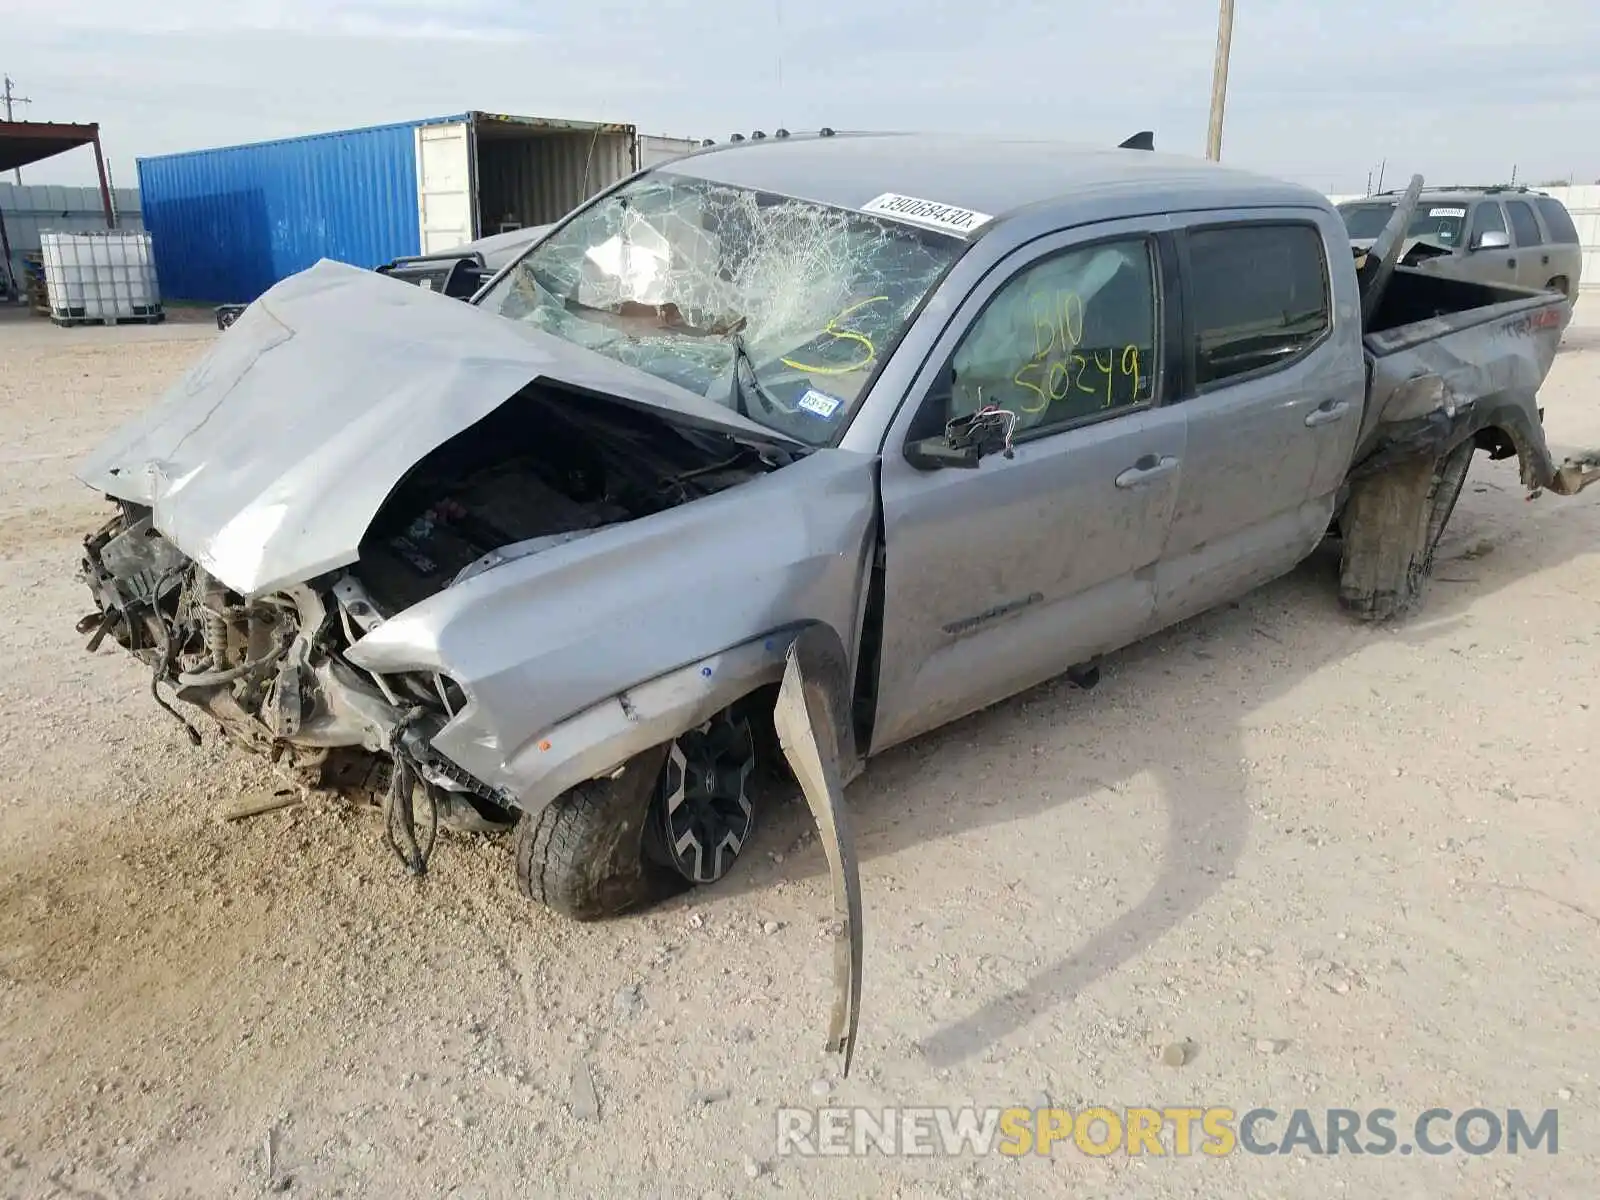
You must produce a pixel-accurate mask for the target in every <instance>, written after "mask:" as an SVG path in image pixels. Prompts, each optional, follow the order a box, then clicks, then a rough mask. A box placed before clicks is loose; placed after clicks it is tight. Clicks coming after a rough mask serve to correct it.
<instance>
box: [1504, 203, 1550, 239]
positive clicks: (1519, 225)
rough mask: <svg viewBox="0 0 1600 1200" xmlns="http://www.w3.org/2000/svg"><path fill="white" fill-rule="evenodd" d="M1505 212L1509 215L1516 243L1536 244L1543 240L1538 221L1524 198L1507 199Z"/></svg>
mask: <svg viewBox="0 0 1600 1200" xmlns="http://www.w3.org/2000/svg"><path fill="white" fill-rule="evenodd" d="M1506 212H1507V213H1509V214H1510V215H1511V228H1512V229H1513V230H1514V231H1515V232H1516V239H1517V245H1519V246H1537V245H1539V244H1540V243H1542V242H1543V241H1544V234H1542V233H1540V232H1539V221H1538V218H1536V217H1535V216H1534V215H1533V209H1532V207H1530V206H1529V204H1528V202H1527V201H1526V200H1507V201H1506Z"/></svg>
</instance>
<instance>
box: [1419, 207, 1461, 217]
mask: <svg viewBox="0 0 1600 1200" xmlns="http://www.w3.org/2000/svg"><path fill="white" fill-rule="evenodd" d="M1428 215H1429V216H1430V217H1464V216H1466V215H1467V210H1466V209H1464V208H1430V209H1429V210H1428Z"/></svg>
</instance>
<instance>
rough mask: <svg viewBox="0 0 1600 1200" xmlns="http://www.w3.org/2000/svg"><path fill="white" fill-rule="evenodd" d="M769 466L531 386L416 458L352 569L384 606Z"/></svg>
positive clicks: (735, 450) (694, 436)
mask: <svg viewBox="0 0 1600 1200" xmlns="http://www.w3.org/2000/svg"><path fill="white" fill-rule="evenodd" d="M776 465H778V463H777V461H775V460H773V459H771V458H767V457H763V456H762V455H761V454H759V453H758V452H757V451H755V450H754V449H751V448H749V447H745V446H743V445H741V444H740V443H738V442H736V441H734V440H732V439H731V438H728V437H725V436H723V435H720V434H702V433H696V432H692V431H688V430H683V429H675V428H674V427H672V426H671V425H669V424H667V423H666V422H665V421H662V420H661V419H659V418H656V417H653V416H650V415H648V414H645V413H641V412H638V411H636V410H633V409H629V408H624V407H622V406H620V405H611V404H596V403H594V402H593V401H590V400H587V399H585V398H583V397H579V396H574V395H573V394H571V393H568V392H565V391H561V390H559V389H552V388H540V387H533V388H529V389H527V390H526V391H524V392H523V393H522V394H521V395H519V396H517V397H515V398H513V399H512V400H511V401H510V402H509V403H507V404H505V405H503V406H501V407H500V408H498V409H496V410H495V411H494V412H493V413H491V414H490V415H489V416H488V417H486V418H484V419H483V420H482V421H480V422H478V423H477V424H476V425H474V426H472V427H471V428H469V429H467V430H465V431H464V432H462V433H461V434H459V435H458V436H456V437H454V438H452V439H451V440H450V441H448V442H446V443H445V444H444V445H442V446H440V447H439V448H438V449H437V450H435V451H434V452H433V453H432V454H430V455H429V456H428V457H427V458H425V459H423V460H422V462H420V463H419V464H417V466H416V467H415V468H414V469H413V470H412V471H411V473H410V474H409V475H408V476H407V477H406V478H405V479H404V480H402V481H401V483H400V484H399V486H398V487H396V489H395V491H394V493H393V494H392V495H391V496H390V497H389V500H388V501H387V502H386V503H385V505H384V506H383V508H382V509H381V510H380V511H379V513H378V516H377V517H376V519H375V520H374V521H373V523H372V525H371V527H370V528H369V529H368V531H367V536H366V538H365V539H364V540H363V542H362V546H361V562H360V565H359V567H358V568H357V570H358V572H359V574H360V576H361V579H362V582H363V583H365V584H366V586H367V589H368V590H369V592H370V593H371V594H372V596H373V598H374V599H375V600H376V601H377V602H378V604H379V607H380V608H381V609H382V610H383V611H384V612H386V613H393V612H396V611H399V610H400V609H403V608H407V607H410V606H411V605H412V604H415V603H417V602H418V601H420V600H423V599H425V598H426V597H428V596H430V595H432V594H433V593H434V592H437V591H439V590H440V589H441V588H444V587H447V586H449V585H450V584H451V583H452V582H454V581H456V580H457V579H459V578H463V577H464V576H467V575H471V574H476V573H477V572H479V571H481V570H485V569H487V568H488V567H490V566H494V565H496V564H498V563H501V562H505V561H507V560H509V559H511V558H516V557H520V556H522V555H523V554H529V553H537V552H539V551H540V550H544V549H548V548H550V547H551V546H554V545H559V544H561V543H562V542H564V541H569V540H571V539H572V538H574V537H581V536H583V535H584V534H586V533H589V532H593V531H594V530H597V529H601V528H604V527H605V526H607V525H614V524H617V523H618V522H622V521H631V520H635V519H637V518H639V517H645V516H649V515H650V514H651V513H655V512H660V511H662V510H664V509H668V508H673V507H676V506H677V505H679V504H683V503H685V502H687V501H689V500H693V499H696V498H698V497H700V496H707V495H710V494H712V493H713V492H719V491H721V490H723V489H724V488H727V487H730V486H732V485H734V484H737V483H742V482H744V481H745V480H746V479H749V478H752V477H753V476H755V475H759V474H762V473H764V472H766V471H768V470H771V469H772V468H773V467H774V466H776Z"/></svg>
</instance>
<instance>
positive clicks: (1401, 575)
mask: <svg viewBox="0 0 1600 1200" xmlns="http://www.w3.org/2000/svg"><path fill="white" fill-rule="evenodd" d="M1474 449H1476V447H1475V446H1474V444H1473V442H1472V441H1471V440H1470V439H1469V440H1468V441H1466V442H1463V443H1462V444H1461V445H1459V446H1457V447H1455V448H1454V449H1453V450H1451V451H1450V452H1449V453H1448V454H1446V455H1444V456H1443V457H1441V458H1436V459H1421V460H1418V461H1416V462H1409V463H1401V464H1397V465H1396V466H1394V467H1391V468H1389V469H1388V470H1386V471H1384V472H1383V473H1382V474H1380V475H1374V476H1370V477H1368V478H1366V479H1362V480H1359V481H1358V482H1357V483H1356V484H1355V485H1354V486H1352V488H1351V490H1350V501H1349V504H1348V506H1347V508H1346V510H1345V519H1344V539H1343V540H1344V547H1343V561H1342V563H1341V564H1340V578H1339V603H1340V605H1341V606H1343V607H1344V609H1345V610H1346V611H1347V612H1349V613H1351V614H1352V615H1354V616H1356V617H1357V618H1359V619H1360V620H1363V621H1388V620H1392V619H1394V618H1396V617H1399V616H1403V615H1404V614H1405V613H1407V612H1409V611H1410V610H1411V609H1413V608H1414V607H1415V606H1416V604H1417V603H1418V601H1419V600H1420V599H1421V597H1422V589H1423V584H1424V582H1425V581H1426V579H1427V577H1428V575H1429V574H1430V573H1431V572H1432V571H1433V556H1434V553H1435V551H1436V550H1437V549H1438V547H1439V542H1440V540H1441V539H1442V538H1443V537H1444V531H1445V528H1446V527H1447V526H1448V525H1449V523H1450V518H1451V516H1453V515H1454V513H1455V508H1456V503H1457V501H1459V500H1460V498H1461V491H1462V489H1463V488H1464V487H1465V486H1466V481H1467V471H1468V470H1469V469H1470V467H1471V465H1472V454H1473V451H1474Z"/></svg>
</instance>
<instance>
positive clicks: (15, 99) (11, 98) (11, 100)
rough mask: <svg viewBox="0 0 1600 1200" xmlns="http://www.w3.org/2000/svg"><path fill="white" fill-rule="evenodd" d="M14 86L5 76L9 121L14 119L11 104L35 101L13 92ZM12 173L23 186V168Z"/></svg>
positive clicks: (7, 118)
mask: <svg viewBox="0 0 1600 1200" xmlns="http://www.w3.org/2000/svg"><path fill="white" fill-rule="evenodd" d="M14 87H16V84H14V83H12V82H11V76H9V75H7V76H6V77H5V102H6V120H8V121H9V120H11V119H12V117H11V106H12V105H13V104H32V103H33V101H32V100H29V99H28V98H27V97H26V96H18V95H14V94H13V93H12V91H11V89H12V88H14ZM11 173H12V175H14V176H15V177H16V180H17V186H18V187H21V186H22V168H21V167H18V168H17V169H16V170H14V171H13V172H11Z"/></svg>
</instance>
